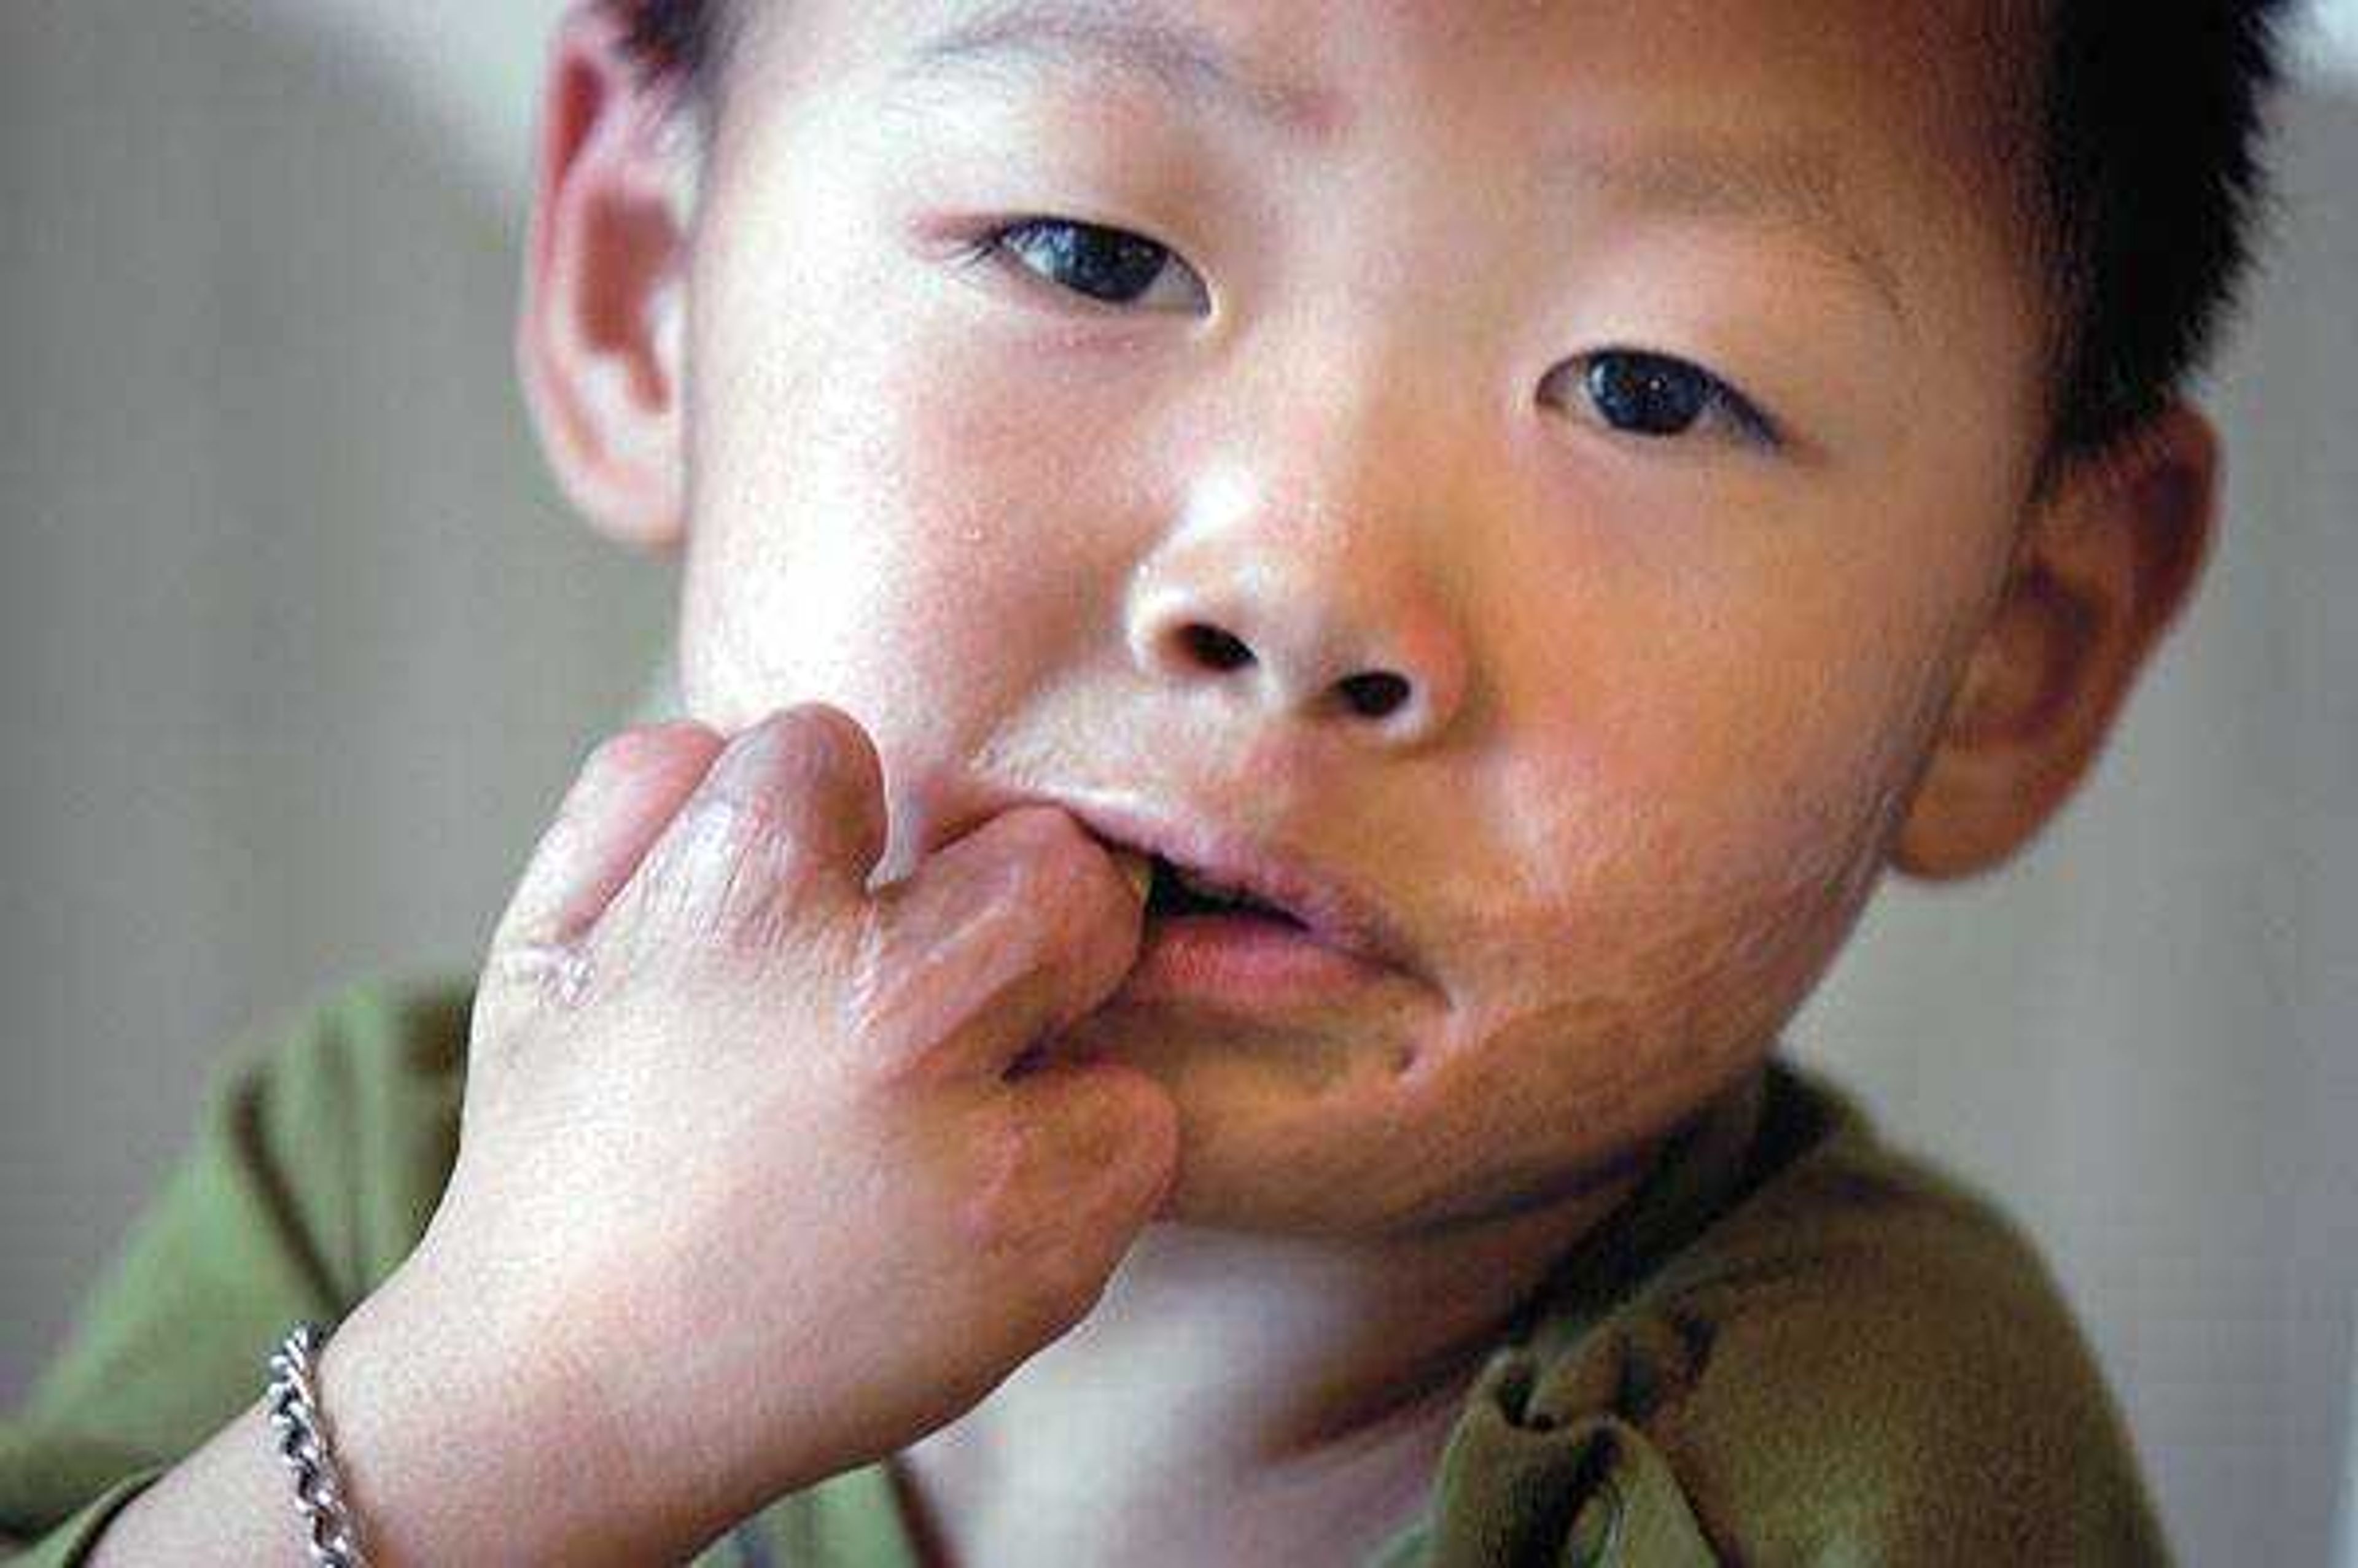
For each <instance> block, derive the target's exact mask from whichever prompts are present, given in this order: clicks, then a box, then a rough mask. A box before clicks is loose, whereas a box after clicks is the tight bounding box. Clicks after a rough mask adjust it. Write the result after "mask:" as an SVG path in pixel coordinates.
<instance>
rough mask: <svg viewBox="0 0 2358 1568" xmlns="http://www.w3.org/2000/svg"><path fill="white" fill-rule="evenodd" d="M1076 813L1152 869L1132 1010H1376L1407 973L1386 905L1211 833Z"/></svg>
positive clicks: (1127, 991)
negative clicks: (1136, 1004)
mask: <svg viewBox="0 0 2358 1568" xmlns="http://www.w3.org/2000/svg"><path fill="white" fill-rule="evenodd" d="M1065 808H1066V809H1067V810H1072V811H1073V812H1074V814H1075V816H1077V817H1078V818H1079V819H1080V821H1081V822H1082V823H1083V824H1084V826H1086V827H1087V828H1088V829H1089V831H1090V832H1091V833H1092V834H1093V835H1095V836H1096V837H1097V838H1098V839H1099V841H1100V842H1102V843H1104V844H1105V845H1106V847H1107V848H1108V849H1112V850H1116V851H1120V852H1127V853H1130V854H1133V855H1137V856H1139V857H1141V859H1143V860H1145V861H1146V863H1147V865H1148V867H1149V869H1150V871H1151V880H1150V881H1149V884H1148V889H1147V897H1146V924H1145V931H1144V934H1143V936H1142V938H1141V943H1140V953H1139V962H1138V965H1137V967H1136V968H1134V969H1133V970H1132V971H1131V973H1130V978H1129V979H1128V980H1127V981H1125V982H1124V987H1123V994H1124V995H1126V996H1127V997H1129V998H1130V1000H1186V1001H1191V1002H1195V1003H1202V1004H1207V1005H1212V1006H1216V1007H1224V1008H1228V1009H1232V1010H1236V1011H1250V1012H1256V1013H1259V1012H1285V1011H1296V1010H1299V1009H1303V1008H1311V1007H1316V1006H1322V1005H1323V1006H1332V1005H1335V1004H1337V1003H1340V1002H1343V1001H1345V1000H1349V999H1352V998H1354V997H1357V998H1360V999H1362V1000H1364V997H1365V993H1366V992H1367V990H1368V988H1370V987H1371V986H1376V985H1379V984H1382V983H1384V982H1386V981H1396V980H1398V979H1401V976H1402V974H1403V973H1404V972H1405V971H1406V970H1407V964H1406V958H1405V955H1406V953H1407V951H1408V949H1407V948H1406V946H1404V945H1403V944H1402V943H1401V941H1400V939H1399V938H1398V937H1397V935H1395V934H1394V932H1393V929H1392V927H1391V926H1390V924H1389V923H1388V922H1387V921H1386V920H1385V918H1384V917H1383V916H1382V914H1380V913H1379V911H1378V910H1377V908H1376V906H1374V905H1373V904H1372V903H1368V901H1366V900H1365V899H1363V898H1362V897H1360V896H1359V895H1358V894H1357V893H1356V892H1352V891H1351V890H1349V889H1347V888H1346V887H1345V886H1343V885H1342V884H1341V883H1340V882H1339V881H1337V880H1336V879H1335V878H1333V877H1331V876H1329V875H1327V874H1325V873H1323V872H1321V871H1318V870H1317V869H1315V868H1314V867H1312V866H1310V865H1308V864H1307V863H1305V862H1303V861H1302V860H1298V859H1295V858H1293V857H1291V856H1287V855H1283V854H1280V853H1277V852H1274V851H1272V850H1271V849H1268V848H1266V847H1264V846H1262V845H1260V844H1258V843H1255V842H1251V841H1249V840H1245V839H1242V838H1235V837H1230V836H1227V835H1223V834H1220V833H1217V832H1215V831H1212V830H1210V829H1207V828H1203V827H1191V826H1187V825H1183V824H1174V823H1173V822H1170V821H1167V820H1150V819H1147V818H1145V817H1142V816H1130V815H1125V814H1120V813H1116V812H1112V811H1102V810H1094V809H1090V808H1087V807H1079V808H1076V807H1075V806H1070V805H1067V806H1066V807H1065Z"/></svg>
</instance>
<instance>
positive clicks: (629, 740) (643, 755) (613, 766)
mask: <svg viewBox="0 0 2358 1568" xmlns="http://www.w3.org/2000/svg"><path fill="white" fill-rule="evenodd" d="M713 738H714V737H713V733H712V731H711V730H708V729H707V728H706V727H705V726H704V725H701V724H698V723H697V722H696V721H694V720H693V719H667V720H665V721H663V722H660V723H654V724H633V725H632V726H630V727H629V728H627V729H624V730H616V731H615V732H614V733H613V734H611V735H609V736H607V737H606V738H605V739H604V740H602V741H599V742H598V743H597V745H595V746H594V747H592V748H591V749H590V754H589V756H588V757H587V758H586V759H584V760H583V762H582V764H581V768H580V773H581V774H582V776H584V777H590V778H594V777H607V776H611V775H613V774H617V773H636V772H638V771H639V770H640V769H641V768H644V767H645V766H647V765H648V763H649V762H653V761H654V759H656V758H659V757H662V756H664V755H665V754H667V753H669V752H675V751H683V750H687V749H688V748H690V747H694V746H697V745H699V744H709V743H710V742H711V741H712V740H713Z"/></svg>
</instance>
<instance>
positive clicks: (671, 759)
mask: <svg viewBox="0 0 2358 1568" xmlns="http://www.w3.org/2000/svg"><path fill="white" fill-rule="evenodd" d="M722 744H723V742H722V741H721V738H720V737H719V735H718V734H716V733H714V732H713V731H712V730H709V729H708V728H707V727H706V726H704V725H702V724H698V723H696V722H695V721H693V720H690V719H680V720H675V721H673V722H671V723H666V724H655V725H648V726H644V727H642V728H638V729H633V730H623V731H622V733H620V734H618V735H615V736H613V737H612V738H611V739H610V740H608V741H606V742H605V743H604V744H602V745H600V747H599V748H598V749H597V750H596V751H595V752H591V753H590V758H589V760H588V761H586V762H583V763H582V765H581V772H580V774H579V777H577V778H576V779H575V780H574V783H573V787H572V788H571V789H570V790H568V792H567V794H566V796H565V801H564V804H563V805H561V806H559V807H558V808H557V818H556V820H555V821H554V822H552V823H550V824H549V827H548V829H547V831H546V832H545V833H543V834H542V835H541V838H540V843H539V844H538V846H537V847H535V849H534V850H533V854H532V860H531V862H530V863H529V864H528V865H527V866H526V867H525V873H524V876H523V878H522V880H521V881H518V882H517V884H516V890H515V892H514V894H513V895H512V896H511V897H510V898H509V900H508V907H507V911H506V913H505V914H503V915H502V916H501V917H500V923H499V927H498V930H497V931H496V932H495V933H494V935H492V949H493V951H495V952H496V951H514V950H521V949H524V948H527V947H541V946H546V947H563V946H571V945H572V944H574V943H576V942H578V941H579V939H580V938H581V936H582V935H583V934H584V933H586V932H587V931H588V930H589V929H590V927H591V926H592V925H596V924H597V923H598V918H599V916H600V915H601V914H604V913H605V912H606V906H607V905H608V904H610V903H612V902H613V899H614V895H615V894H616V893H617V892H621V891H622V886H623V884H624V883H626V882H628V881H630V880H631V873H632V872H633V871H636V870H637V869H638V865H639V862H640V861H641V860H644V859H645V858H646V853H647V849H649V847H650V846H652V845H653V844H654V842H655V840H656V839H657V838H660V837H661V836H662V834H663V830H664V828H665V826H666V825H667V824H669V823H670V821H671V819H672V818H673V817H674V816H677V815H678V814H679V808H680V806H682V805H683V804H684V803H685V802H686V801H687V798H688V797H689V796H690V795H693V794H695V793H696V787H697V785H698V784H701V783H702V782H703V781H704V775H705V774H706V773H707V772H708V771H709V770H710V768H711V766H712V763H713V760H714V759H715V758H717V757H718V756H719V754H720V752H721V748H722Z"/></svg>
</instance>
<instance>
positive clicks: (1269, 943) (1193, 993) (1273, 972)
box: [1122, 914, 1384, 1009]
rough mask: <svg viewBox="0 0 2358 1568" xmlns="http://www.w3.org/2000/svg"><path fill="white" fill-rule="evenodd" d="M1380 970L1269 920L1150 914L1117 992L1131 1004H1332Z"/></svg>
mask: <svg viewBox="0 0 2358 1568" xmlns="http://www.w3.org/2000/svg"><path fill="white" fill-rule="evenodd" d="M1383 972H1384V971H1383V970H1381V969H1379V968H1377V967H1376V966H1375V965H1373V964H1371V963H1368V961H1367V960H1365V959H1362V958H1358V957H1354V956H1352V955H1351V954H1348V953H1345V952H1342V951H1340V950H1339V949H1337V948H1335V947H1331V946H1327V945H1326V944H1325V943H1323V942H1321V941H1319V940H1318V939H1317V938H1315V937H1314V936H1312V935H1310V934H1309V933H1308V932H1306V931H1303V929H1302V928H1301V927H1300V926H1296V925H1284V924H1282V922H1279V921H1275V920H1263V919H1256V918H1255V917H1253V916H1251V915H1239V914H1183V915H1153V916H1150V917H1149V918H1148V920H1147V923H1146V935H1145V940H1144V942H1143V943H1142V944H1141V947H1140V949H1139V959H1138V967H1137V968H1134V969H1132V970H1131V971H1130V979H1128V980H1127V981H1126V982H1124V984H1123V987H1122V991H1123V994H1124V995H1126V996H1128V997H1130V999H1131V1000H1190V1001H1213V1002H1227V1003H1229V1004H1231V1005H1236V1006H1242V1007H1250V1008H1256V1009H1269V1008H1279V1007H1286V1006H1300V1005H1303V1004H1305V1003H1312V1002H1320V1001H1331V1000H1336V999H1337V998H1340V997H1344V996H1347V995H1349V994H1351V993H1354V992H1357V991H1362V990H1364V989H1366V988H1367V987H1368V986H1369V985H1371V984H1373V983H1375V982H1376V981H1377V980H1379V979H1381V978H1382V975H1383Z"/></svg>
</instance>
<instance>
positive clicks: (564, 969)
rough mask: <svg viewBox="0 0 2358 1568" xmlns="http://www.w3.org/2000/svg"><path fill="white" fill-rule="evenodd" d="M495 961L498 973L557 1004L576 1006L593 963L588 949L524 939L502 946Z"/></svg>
mask: <svg viewBox="0 0 2358 1568" xmlns="http://www.w3.org/2000/svg"><path fill="white" fill-rule="evenodd" d="M496 961H497V963H498V965H499V969H500V973H501V974H502V976H503V977H504V978H507V979H518V980H522V981H524V982H525V984H527V985H529V986H531V987H532V988H533V989H535V990H537V991H538V992H540V994H542V995H543V996H546V997H547V998H548V999H549V1000H552V1001H554V1002H556V1003H557V1006H559V1007H562V1008H566V1009H568V1010H569V1009H572V1008H576V1007H579V1006H580V1005H581V1000H582V998H584V997H586V996H587V995H589V994H590V976H591V973H592V971H593V968H594V966H593V965H592V964H591V963H590V955H589V954H588V953H585V952H583V951H582V950H581V949H580V948H579V947H578V946H573V945H571V944H569V943H564V942H532V943H527V944H525V946H521V947H510V948H507V949H505V950H503V952H502V953H501V954H500V955H499V957H498V958H497V960H496Z"/></svg>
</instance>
